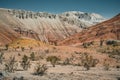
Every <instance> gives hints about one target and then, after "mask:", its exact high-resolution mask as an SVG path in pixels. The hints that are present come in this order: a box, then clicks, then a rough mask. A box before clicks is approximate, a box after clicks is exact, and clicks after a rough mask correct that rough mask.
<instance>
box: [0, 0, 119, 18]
mask: <svg viewBox="0 0 120 80" xmlns="http://www.w3.org/2000/svg"><path fill="white" fill-rule="evenodd" d="M0 8H10V9H24V10H30V11H36V12H38V11H40V12H42V11H44V12H50V13H62V12H66V11H82V12H90V13H92V12H94V13H98V14H101V15H102V16H104V17H106V18H111V17H113V16H115V15H116V14H118V13H120V0H0Z"/></svg>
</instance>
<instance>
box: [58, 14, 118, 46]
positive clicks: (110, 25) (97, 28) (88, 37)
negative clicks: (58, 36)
mask: <svg viewBox="0 0 120 80" xmlns="http://www.w3.org/2000/svg"><path fill="white" fill-rule="evenodd" d="M100 39H103V40H107V39H115V40H120V14H118V15H117V16H115V17H114V18H112V19H110V20H107V21H104V22H102V23H99V24H97V25H94V26H92V27H89V28H87V29H86V30H83V31H82V32H80V33H76V34H74V35H72V36H70V37H69V38H66V39H65V40H63V41H60V42H59V45H72V44H77V43H83V42H89V41H95V40H100Z"/></svg>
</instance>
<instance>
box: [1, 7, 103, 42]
mask: <svg viewBox="0 0 120 80" xmlns="http://www.w3.org/2000/svg"><path fill="white" fill-rule="evenodd" d="M103 20H105V19H104V18H103V17H102V16H100V15H98V14H94V13H91V14H90V13H83V12H75V11H72V12H65V13H62V14H51V13H46V12H36V13H35V12H32V11H25V10H12V9H0V22H1V23H4V24H5V25H6V26H9V28H10V29H12V30H14V31H15V32H16V33H17V34H20V35H21V36H25V37H30V38H34V39H37V40H41V41H43V42H47V43H49V42H51V43H54V42H56V41H60V40H63V39H65V38H67V37H69V36H71V35H73V34H75V33H78V32H80V31H81V30H82V29H84V28H86V27H89V26H91V25H94V24H96V23H98V22H101V21H103Z"/></svg>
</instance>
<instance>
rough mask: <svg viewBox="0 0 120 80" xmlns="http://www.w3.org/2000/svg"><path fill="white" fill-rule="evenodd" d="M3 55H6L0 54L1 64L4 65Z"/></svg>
mask: <svg viewBox="0 0 120 80" xmlns="http://www.w3.org/2000/svg"><path fill="white" fill-rule="evenodd" d="M3 55H4V53H2V52H1V53H0V64H2V62H3V59H4V57H3Z"/></svg>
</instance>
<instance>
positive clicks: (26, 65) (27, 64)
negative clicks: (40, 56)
mask: <svg viewBox="0 0 120 80" xmlns="http://www.w3.org/2000/svg"><path fill="white" fill-rule="evenodd" d="M21 66H22V67H23V69H24V70H27V69H28V68H29V67H30V60H29V58H28V56H26V55H24V56H23V58H22V62H21Z"/></svg>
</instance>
